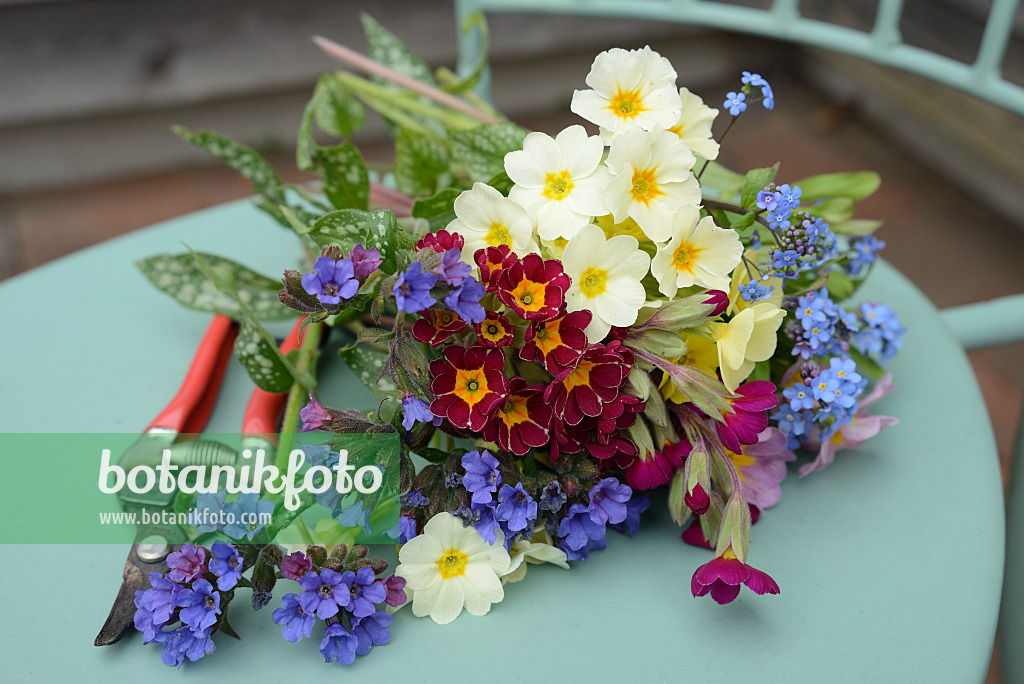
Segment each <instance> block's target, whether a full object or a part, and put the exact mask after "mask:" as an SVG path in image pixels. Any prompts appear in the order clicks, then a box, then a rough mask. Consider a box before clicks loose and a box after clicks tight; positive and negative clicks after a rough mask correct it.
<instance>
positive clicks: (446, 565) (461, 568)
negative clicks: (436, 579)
mask: <svg viewBox="0 0 1024 684" xmlns="http://www.w3.org/2000/svg"><path fill="white" fill-rule="evenodd" d="M468 560H469V556H467V555H466V554H464V553H462V551H459V550H458V549H448V550H447V551H445V552H444V553H442V554H441V557H440V558H438V559H437V569H438V570H439V571H440V572H441V577H443V578H444V579H451V578H452V577H461V576H462V575H465V574H466V561H468Z"/></svg>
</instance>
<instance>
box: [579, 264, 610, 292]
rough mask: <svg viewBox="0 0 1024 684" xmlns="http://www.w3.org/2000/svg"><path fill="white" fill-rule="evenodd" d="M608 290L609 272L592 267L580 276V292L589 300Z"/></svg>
mask: <svg viewBox="0 0 1024 684" xmlns="http://www.w3.org/2000/svg"><path fill="white" fill-rule="evenodd" d="M607 289H608V271H606V270H604V269H603V268H595V267H593V266H591V267H590V268H588V269H587V270H586V271H584V272H583V275H582V276H580V292H582V293H583V296H584V297H586V298H587V299H593V298H594V297H596V296H597V295H599V294H603V293H604V291H605V290H607Z"/></svg>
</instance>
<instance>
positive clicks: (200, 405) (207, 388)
mask: <svg viewBox="0 0 1024 684" xmlns="http://www.w3.org/2000/svg"><path fill="white" fill-rule="evenodd" d="M237 335H238V326H237V325H235V323H234V321H232V320H231V319H230V318H228V317H227V316H222V315H220V314H218V315H217V316H215V317H214V319H213V322H212V323H210V327H209V328H207V330H206V334H205V335H203V341H202V342H200V343H199V349H197V350H196V355H195V357H193V359H192V365H191V366H189V369H188V374H186V375H185V380H184V381H183V382H182V383H181V389H179V390H178V393H177V394H176V395H175V397H174V398H173V399H171V402H170V403H169V404H167V406H166V407H165V408H164V410H163V411H161V412H160V414H159V415H158V416H157V417H156V418H154V419H153V422H152V423H150V424H149V427H147V428H146V430H151V429H153V428H166V429H170V430H173V431H175V432H179V433H182V432H196V433H198V432H202V431H203V427H204V426H205V425H206V420H207V419H208V418H209V417H210V412H211V411H213V405H214V403H215V402H216V400H217V391H218V389H219V388H220V383H221V380H222V379H223V378H224V370H225V369H226V368H227V365H228V361H229V360H230V358H231V345H232V344H233V343H234V341H235V337H236V336H237Z"/></svg>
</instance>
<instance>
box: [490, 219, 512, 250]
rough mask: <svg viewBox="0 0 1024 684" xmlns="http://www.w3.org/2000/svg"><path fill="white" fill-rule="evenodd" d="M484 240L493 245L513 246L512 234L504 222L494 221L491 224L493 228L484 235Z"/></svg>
mask: <svg viewBox="0 0 1024 684" xmlns="http://www.w3.org/2000/svg"><path fill="white" fill-rule="evenodd" d="M484 242H486V243H487V244H489V245H490V246H491V247H497V246H498V245H508V246H509V247H511V246H512V236H511V235H509V233H508V228H506V227H505V225H504V224H502V223H497V222H494V223H492V224H491V229H490V230H488V231H487V235H485V236H484Z"/></svg>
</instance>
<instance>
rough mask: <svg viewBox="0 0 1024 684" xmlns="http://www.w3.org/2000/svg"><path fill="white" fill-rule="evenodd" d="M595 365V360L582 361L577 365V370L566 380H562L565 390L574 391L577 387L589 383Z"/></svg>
mask: <svg viewBox="0 0 1024 684" xmlns="http://www.w3.org/2000/svg"><path fill="white" fill-rule="evenodd" d="M594 365H595V364H594V362H593V361H580V363H579V365H578V366H576V370H574V371H573V372H572V373H569V375H568V376H566V378H565V380H562V385H563V386H564V387H565V391H566V392H572V391H573V390H574V389H576V388H577V387H580V386H584V385H589V384H590V371H591V369H593V368H594Z"/></svg>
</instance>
